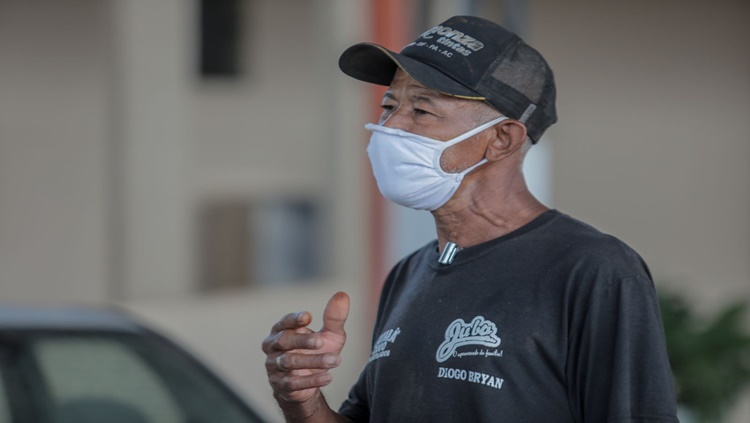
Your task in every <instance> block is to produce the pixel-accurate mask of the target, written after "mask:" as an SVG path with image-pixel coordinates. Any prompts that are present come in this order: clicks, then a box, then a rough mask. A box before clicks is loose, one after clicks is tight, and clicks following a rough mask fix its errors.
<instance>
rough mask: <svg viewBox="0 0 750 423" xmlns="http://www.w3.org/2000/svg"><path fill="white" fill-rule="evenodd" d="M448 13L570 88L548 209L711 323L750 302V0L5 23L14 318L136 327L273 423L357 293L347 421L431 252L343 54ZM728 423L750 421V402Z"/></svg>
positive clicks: (290, 5) (8, 275)
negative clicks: (327, 311)
mask: <svg viewBox="0 0 750 423" xmlns="http://www.w3.org/2000/svg"><path fill="white" fill-rule="evenodd" d="M455 14H477V15H480V16H483V17H486V18H489V19H492V20H495V21H496V22H498V23H501V24H503V25H505V26H507V27H508V28H510V29H512V30H514V31H516V32H517V33H519V34H520V35H522V37H523V38H525V39H526V40H527V41H528V42H529V43H530V44H531V45H532V46H535V47H536V48H537V49H538V50H540V51H541V52H542V54H543V55H544V56H545V57H546V58H547V60H548V61H549V63H550V64H551V66H552V68H553V70H554V71H555V76H556V80H557V87H558V113H559V122H558V123H557V124H556V125H554V126H553V127H552V128H550V130H548V131H547V133H546V134H545V137H544V139H543V140H542V141H541V142H540V143H539V144H538V145H537V146H535V147H534V148H533V149H532V152H531V153H530V157H529V160H528V163H527V173H528V176H529V183H530V185H531V188H532V191H534V192H535V193H536V194H537V195H538V197H540V198H541V199H542V200H543V201H544V202H545V203H546V204H547V205H549V206H551V207H555V208H557V209H559V210H561V211H563V212H565V213H568V214H571V215H573V216H574V217H577V218H579V219H582V220H584V221H586V222H588V223H590V224H592V225H594V226H596V227H598V228H599V229H600V230H602V231H604V232H608V233H612V234H614V235H616V236H618V237H619V238H621V239H622V240H624V241H625V242H627V243H628V244H630V245H631V246H633V247H634V248H635V249H636V250H637V251H639V252H640V253H641V254H642V255H643V256H644V258H645V259H646V261H647V262H648V263H649V265H650V267H651V271H652V273H653V275H654V279H655V280H656V283H657V289H659V290H660V291H664V292H670V293H672V295H677V296H679V297H680V298H683V299H684V300H685V301H686V303H687V304H689V307H690V309H691V311H692V312H694V313H697V314H699V315H706V316H710V315H714V314H716V313H720V312H721V310H723V309H724V308H725V307H726V306H727V305H728V304H734V303H736V302H737V301H747V300H749V299H750V166H748V160H750V48H749V47H750V25H749V18H750V3H749V2H747V1H746V0H717V1H713V2H705V1H694V0H679V1H678V0H663V1H659V2H653V1H645V0H635V1H629V2H614V1H595V0H575V1H568V2H560V1H555V0H533V1H532V0H526V1H524V0H465V1H458V0H455V1H449V0H404V1H397V0H380V1H379V0H369V1H367V0H357V1H354V0H203V1H198V0H195V1H188V0H150V1H146V0H0V301H2V302H3V303H14V304H71V303H72V304H94V305H100V304H114V305H117V306H120V307H123V308H126V309H128V310H130V311H132V312H133V313H135V314H136V315H138V316H141V317H142V318H144V319H145V320H146V321H148V322H150V323H152V324H153V325H154V326H156V327H157V328H160V329H162V330H163V331H166V332H167V333H168V334H169V335H171V336H172V337H173V338H175V339H177V340H178V341H180V342H182V343H183V344H185V345H187V346H188V347H190V348H191V349H192V350H193V351H195V352H197V353H198V355H200V356H201V357H203V358H205V359H206V360H207V361H208V362H209V364H210V365H211V366H212V367H213V368H214V369H216V370H218V372H219V373H220V374H222V375H223V376H224V377H225V378H227V379H228V380H229V381H230V383H231V384H232V385H234V386H235V387H236V388H237V389H238V390H239V391H241V392H242V393H243V394H244V395H245V396H247V397H248V398H250V401H251V402H252V403H253V404H254V405H256V406H257V407H259V408H260V409H261V410H262V411H263V412H264V413H265V415H266V417H267V418H268V419H269V420H270V421H280V420H281V416H280V414H279V413H278V411H277V409H276V408H277V407H276V405H275V402H274V401H273V399H272V397H271V393H270V388H269V387H268V385H267V383H266V380H265V370H264V367H263V362H264V361H263V360H264V356H263V353H262V351H261V349H260V343H261V341H262V339H263V338H264V337H265V336H266V335H267V334H268V331H269V329H270V327H271V325H272V324H273V323H274V322H275V321H277V320H278V319H279V317H281V316H282V315H283V314H285V313H287V312H291V311H298V310H303V309H304V310H309V311H311V312H312V313H313V314H314V316H315V317H316V318H317V320H315V321H314V323H313V326H317V325H319V324H320V319H319V316H320V314H321V311H322V309H323V307H324V305H325V303H326V301H327V299H328V298H329V297H330V296H331V295H332V294H333V293H335V292H336V291H338V290H345V291H346V292H348V293H349V294H350V296H351V297H352V301H353V304H352V307H353V308H352V313H351V317H350V319H349V321H348V323H347V328H348V332H349V335H350V337H349V342H348V346H347V347H346V349H345V355H344V362H343V364H342V366H341V367H340V368H339V369H338V370H336V371H335V372H334V383H333V385H331V386H330V387H329V388H328V389H327V390H326V393H327V396H328V398H329V402H330V403H331V404H332V405H333V406H334V407H336V406H337V405H338V404H340V402H341V401H342V400H343V399H344V398H345V396H346V392H347V391H348V388H349V386H350V384H351V383H353V382H354V380H355V379H356V377H357V375H358V373H359V371H360V369H361V367H362V366H363V364H364V363H365V362H366V359H367V357H368V353H369V342H370V325H371V323H372V316H373V313H374V308H375V301H376V298H377V294H378V290H379V286H380V283H381V282H382V279H383V278H384V276H385V274H386V272H387V271H388V270H389V268H390V267H391V266H392V265H393V264H394V263H395V262H396V260H398V258H400V257H401V256H403V255H405V254H406V253H408V252H410V251H412V250H413V249H415V248H418V247H419V246H421V245H422V244H424V243H425V242H427V241H428V240H430V239H431V238H433V237H434V229H433V227H432V218H431V216H430V214H429V213H426V212H424V213H417V212H410V211H408V210H405V209H401V208H398V207H395V206H391V205H389V204H387V203H386V202H385V200H383V199H381V198H380V196H379V194H378V193H377V191H376V188H374V184H373V180H372V177H371V172H370V168H369V163H368V161H367V158H366V153H365V147H366V143H367V140H368V134H367V133H366V132H365V131H364V130H363V125H364V124H365V123H367V122H371V121H374V120H376V116H377V105H378V101H379V96H380V93H381V91H380V90H379V89H378V88H373V87H370V86H367V85H366V84H363V83H359V82H357V81H354V80H351V79H350V78H348V77H346V76H344V75H343V74H342V73H341V72H340V71H339V70H338V67H337V60H338V56H339V54H340V53H341V52H342V51H343V50H344V49H345V48H346V47H348V46H349V45H351V44H353V43H355V42H359V41H377V42H380V43H382V44H384V45H386V46H387V47H390V48H392V49H396V50H399V49H400V47H401V46H403V45H404V44H406V43H407V42H409V41H410V40H412V39H413V38H415V37H416V35H418V34H419V33H421V32H423V31H424V30H426V29H428V28H429V27H431V26H433V25H435V24H437V23H439V22H441V21H443V20H444V19H446V18H447V17H449V16H452V15H455ZM747 323H748V321H747V318H746V317H745V318H744V320H743V321H742V324H744V325H747ZM745 327H746V326H745ZM724 419H725V420H724V421H727V422H733V423H747V422H748V421H750V392H748V391H747V389H745V391H744V393H742V395H741V396H740V397H739V400H738V401H735V402H734V403H733V405H732V407H731V408H730V409H729V410H728V412H727V414H726V415H725V417H724Z"/></svg>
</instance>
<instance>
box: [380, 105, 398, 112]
mask: <svg viewBox="0 0 750 423" xmlns="http://www.w3.org/2000/svg"><path fill="white" fill-rule="evenodd" d="M380 108H381V109H383V110H387V111H391V110H393V109H395V107H393V106H392V105H390V104H381V105H380Z"/></svg>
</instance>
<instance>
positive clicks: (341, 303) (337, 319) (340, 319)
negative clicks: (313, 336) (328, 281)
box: [321, 292, 349, 335]
mask: <svg viewBox="0 0 750 423" xmlns="http://www.w3.org/2000/svg"><path fill="white" fill-rule="evenodd" d="M348 316H349V296H348V295H347V294H346V293H345V292H337V293H336V294H334V295H333V297H331V299H330V300H328V304H326V308H325V310H324V311H323V329H321V331H329V332H333V333H336V334H339V335H345V332H344V323H346V318H347V317H348Z"/></svg>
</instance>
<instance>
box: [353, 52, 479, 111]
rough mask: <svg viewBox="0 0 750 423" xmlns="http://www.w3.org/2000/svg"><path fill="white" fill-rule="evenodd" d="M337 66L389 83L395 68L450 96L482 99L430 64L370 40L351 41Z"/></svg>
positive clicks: (364, 78)
mask: <svg viewBox="0 0 750 423" xmlns="http://www.w3.org/2000/svg"><path fill="white" fill-rule="evenodd" d="M339 68H341V70H342V71H343V72H344V73H345V74H347V75H349V76H351V77H352V78H354V79H359V80H360V81H364V82H369V83H372V84H377V85H385V86H389V85H391V81H393V75H394V74H395V73H396V70H397V69H399V68H400V69H401V70H403V71H404V72H405V73H406V74H407V75H409V76H411V77H412V78H414V79H415V80H417V81H418V82H419V83H421V84H422V85H424V86H426V87H428V88H432V89H434V90H436V91H439V92H441V93H443V94H447V95H450V96H454V97H461V98H466V99H471V100H485V98H484V97H483V96H482V95H480V94H479V93H477V92H475V91H473V90H471V89H470V88H468V87H466V86H464V85H462V84H460V83H458V82H456V80H454V79H452V78H451V77H449V76H448V75H446V74H444V73H442V72H440V71H439V70H437V69H435V68H433V67H432V66H429V65H426V64H424V63H422V62H420V61H418V60H415V59H413V58H411V57H408V56H404V55H402V54H399V53H395V52H392V51H390V50H388V49H386V48H385V47H383V46H379V45H377V44H372V43H360V44H355V45H353V46H351V47H349V48H348V49H346V50H345V51H344V52H343V53H342V54H341V57H340V58H339Z"/></svg>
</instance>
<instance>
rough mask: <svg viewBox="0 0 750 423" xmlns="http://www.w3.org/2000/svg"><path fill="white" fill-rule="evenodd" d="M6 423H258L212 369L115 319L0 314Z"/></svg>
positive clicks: (37, 311)
mask: <svg viewBox="0 0 750 423" xmlns="http://www.w3.org/2000/svg"><path fill="white" fill-rule="evenodd" d="M0 379H1V382H2V383H0V423H256V422H261V421H262V420H261V419H260V418H259V417H258V415H257V414H256V413H255V412H254V411H253V410H252V409H251V408H250V406H249V405H248V404H247V403H246V402H244V401H243V400H242V399H241V398H240V397H239V396H238V395H237V394H235V393H234V392H233V391H232V390H231V389H230V388H229V387H228V386H227V385H226V384H225V383H224V382H222V381H221V380H220V379H219V378H218V377H217V376H216V375H215V374H214V373H212V372H211V371H210V370H209V369H208V368H207V367H206V366H204V365H203V364H201V363H200V362H199V361H198V360H197V359H196V358H194V357H193V356H192V355H191V354H189V353H188V352H186V351H185V350H184V349H183V348H181V347H179V346H177V345H176V344H174V343H173V342H171V341H169V340H167V339H166V338H165V337H163V336H161V335H159V334H157V333H156V332H154V331H153V330H151V329H149V328H147V327H145V326H144V325H143V324H141V323H139V322H138V321H136V320H135V319H134V318H133V317H131V316H129V315H127V314H125V313H122V312H118V311H114V310H108V309H79V308H67V309H46V308H30V307H17V306H0Z"/></svg>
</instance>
